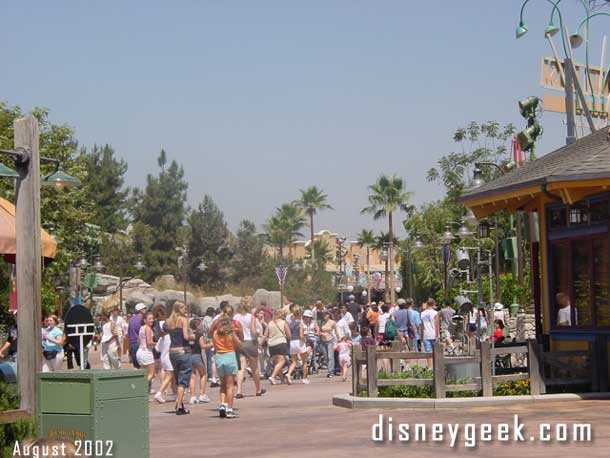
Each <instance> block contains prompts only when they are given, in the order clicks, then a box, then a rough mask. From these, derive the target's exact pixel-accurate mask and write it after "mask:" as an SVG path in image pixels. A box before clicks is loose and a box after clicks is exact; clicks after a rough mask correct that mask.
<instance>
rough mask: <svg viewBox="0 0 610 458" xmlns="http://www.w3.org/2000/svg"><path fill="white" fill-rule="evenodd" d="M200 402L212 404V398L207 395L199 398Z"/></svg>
mask: <svg viewBox="0 0 610 458" xmlns="http://www.w3.org/2000/svg"><path fill="white" fill-rule="evenodd" d="M198 401H199V402H203V403H205V402H210V398H209V397H208V395H207V394H204V395H203V396H199V398H198Z"/></svg>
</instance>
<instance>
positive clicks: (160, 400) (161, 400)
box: [155, 391, 165, 404]
mask: <svg viewBox="0 0 610 458" xmlns="http://www.w3.org/2000/svg"><path fill="white" fill-rule="evenodd" d="M155 400H156V401H157V402H158V403H159V404H163V403H164V402H165V399H163V396H162V395H161V392H160V391H158V392H157V394H155Z"/></svg>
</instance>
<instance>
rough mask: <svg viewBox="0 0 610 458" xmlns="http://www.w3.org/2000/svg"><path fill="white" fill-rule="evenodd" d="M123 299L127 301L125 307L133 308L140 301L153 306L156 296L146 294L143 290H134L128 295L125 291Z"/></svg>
mask: <svg viewBox="0 0 610 458" xmlns="http://www.w3.org/2000/svg"><path fill="white" fill-rule="evenodd" d="M123 300H124V301H125V307H126V308H127V310H131V309H133V308H134V307H135V306H136V304H139V303H140V302H141V303H143V304H146V305H147V306H151V305H152V304H153V302H154V300H155V298H154V296H152V295H150V294H145V293H143V292H141V291H133V292H131V293H129V294H128V295H125V291H123Z"/></svg>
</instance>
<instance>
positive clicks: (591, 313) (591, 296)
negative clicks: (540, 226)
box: [549, 234, 610, 328]
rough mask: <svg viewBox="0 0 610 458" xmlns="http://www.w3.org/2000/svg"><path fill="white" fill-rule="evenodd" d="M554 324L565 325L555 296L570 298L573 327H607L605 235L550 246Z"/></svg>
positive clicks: (609, 296) (609, 294)
mask: <svg viewBox="0 0 610 458" xmlns="http://www.w3.org/2000/svg"><path fill="white" fill-rule="evenodd" d="M549 262H550V273H551V276H550V280H551V293H552V296H551V300H552V301H553V303H554V305H555V309H554V310H555V313H554V314H553V315H554V316H553V318H552V319H553V324H554V325H555V326H557V324H558V322H559V321H562V322H564V323H565V322H566V312H567V310H566V309H565V308H564V309H563V311H561V307H560V305H559V304H558V303H557V300H556V297H557V294H558V293H564V294H567V295H568V296H569V299H570V301H569V302H570V305H571V307H570V309H569V323H570V326H572V327H582V328H591V327H598V328H601V327H610V285H609V283H610V266H609V255H608V234H603V235H595V236H588V237H578V238H572V239H567V240H566V239H563V240H558V241H554V242H552V243H551V244H550V257H549Z"/></svg>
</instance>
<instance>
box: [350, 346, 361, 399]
mask: <svg viewBox="0 0 610 458" xmlns="http://www.w3.org/2000/svg"><path fill="white" fill-rule="evenodd" d="M361 358H362V348H361V347H360V345H354V346H353V347H352V396H358V385H359V384H360V363H359V362H358V360H359V359H361Z"/></svg>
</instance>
